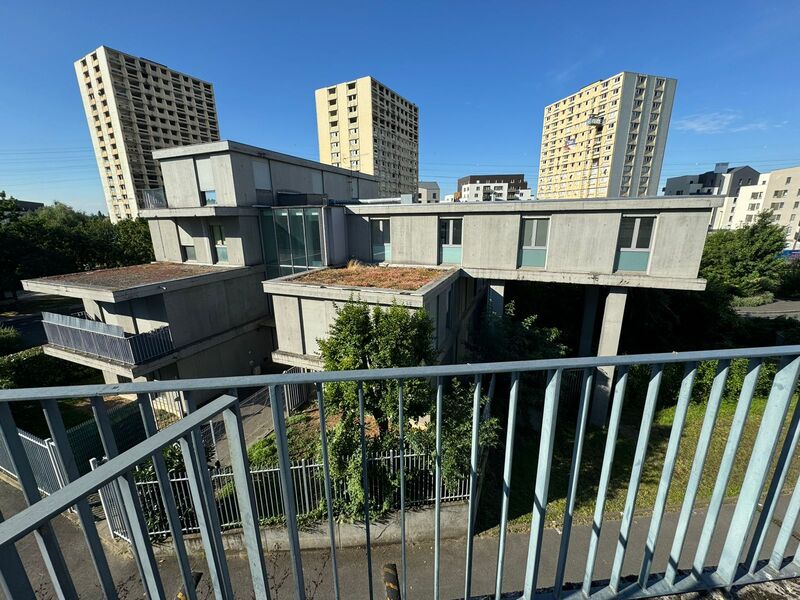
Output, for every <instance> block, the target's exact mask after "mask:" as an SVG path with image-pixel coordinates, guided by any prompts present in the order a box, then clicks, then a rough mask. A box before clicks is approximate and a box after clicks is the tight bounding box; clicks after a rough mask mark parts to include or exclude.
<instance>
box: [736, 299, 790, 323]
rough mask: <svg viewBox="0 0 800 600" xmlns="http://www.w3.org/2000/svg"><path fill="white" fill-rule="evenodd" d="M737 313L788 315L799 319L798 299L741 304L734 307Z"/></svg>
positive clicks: (773, 315) (744, 314)
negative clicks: (751, 304)
mask: <svg viewBox="0 0 800 600" xmlns="http://www.w3.org/2000/svg"><path fill="white" fill-rule="evenodd" d="M734 310H735V311H736V312H737V313H738V314H740V315H742V316H746V317H766V318H768V319H774V318H775V317H790V318H793V319H800V300H776V301H775V302H770V303H769V304H762V305H761V306H751V307H746V306H741V307H737V308H735V309H734Z"/></svg>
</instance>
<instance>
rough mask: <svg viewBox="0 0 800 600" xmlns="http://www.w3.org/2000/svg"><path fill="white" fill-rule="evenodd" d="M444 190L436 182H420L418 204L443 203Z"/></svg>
mask: <svg viewBox="0 0 800 600" xmlns="http://www.w3.org/2000/svg"><path fill="white" fill-rule="evenodd" d="M441 201H442V190H441V189H439V184H438V183H436V182H435V181H420V182H419V188H418V191H417V202H420V203H421V204H428V203H430V202H441Z"/></svg>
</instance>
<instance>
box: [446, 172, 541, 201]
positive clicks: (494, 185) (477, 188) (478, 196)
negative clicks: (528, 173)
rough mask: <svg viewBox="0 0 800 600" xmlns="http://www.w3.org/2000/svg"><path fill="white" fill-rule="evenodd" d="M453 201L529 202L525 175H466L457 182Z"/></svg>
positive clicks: (529, 194)
mask: <svg viewBox="0 0 800 600" xmlns="http://www.w3.org/2000/svg"><path fill="white" fill-rule="evenodd" d="M457 186H458V190H457V191H456V194H455V199H456V200H458V201H459V202H495V201H501V200H530V199H531V190H530V188H529V187H528V182H527V181H525V175H523V174H522V173H515V174H511V175H467V176H466V177H462V178H461V179H459V180H458V184H457Z"/></svg>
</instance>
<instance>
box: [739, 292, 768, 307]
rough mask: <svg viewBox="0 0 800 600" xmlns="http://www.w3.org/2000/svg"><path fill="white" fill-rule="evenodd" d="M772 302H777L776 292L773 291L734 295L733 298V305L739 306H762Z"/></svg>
mask: <svg viewBox="0 0 800 600" xmlns="http://www.w3.org/2000/svg"><path fill="white" fill-rule="evenodd" d="M770 302H775V294H773V293H772V292H764V293H763V294H757V295H755V296H745V297H740V296H734V297H733V299H732V300H731V306H737V307H739V308H750V307H753V306H762V305H764V304H769V303H770Z"/></svg>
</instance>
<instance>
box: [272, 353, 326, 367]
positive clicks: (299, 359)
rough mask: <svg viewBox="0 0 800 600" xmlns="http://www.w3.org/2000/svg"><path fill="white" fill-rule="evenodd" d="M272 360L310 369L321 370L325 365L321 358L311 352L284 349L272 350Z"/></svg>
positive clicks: (288, 365)
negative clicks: (297, 352) (298, 352)
mask: <svg viewBox="0 0 800 600" xmlns="http://www.w3.org/2000/svg"><path fill="white" fill-rule="evenodd" d="M272 361H273V362H276V363H278V364H279V365H286V366H287V367H302V368H303V369H309V370H311V371H322V370H324V369H325V365H324V364H323V362H322V358H320V357H319V356H315V355H313V354H296V353H294V352H286V351H285V350H273V352H272Z"/></svg>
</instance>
